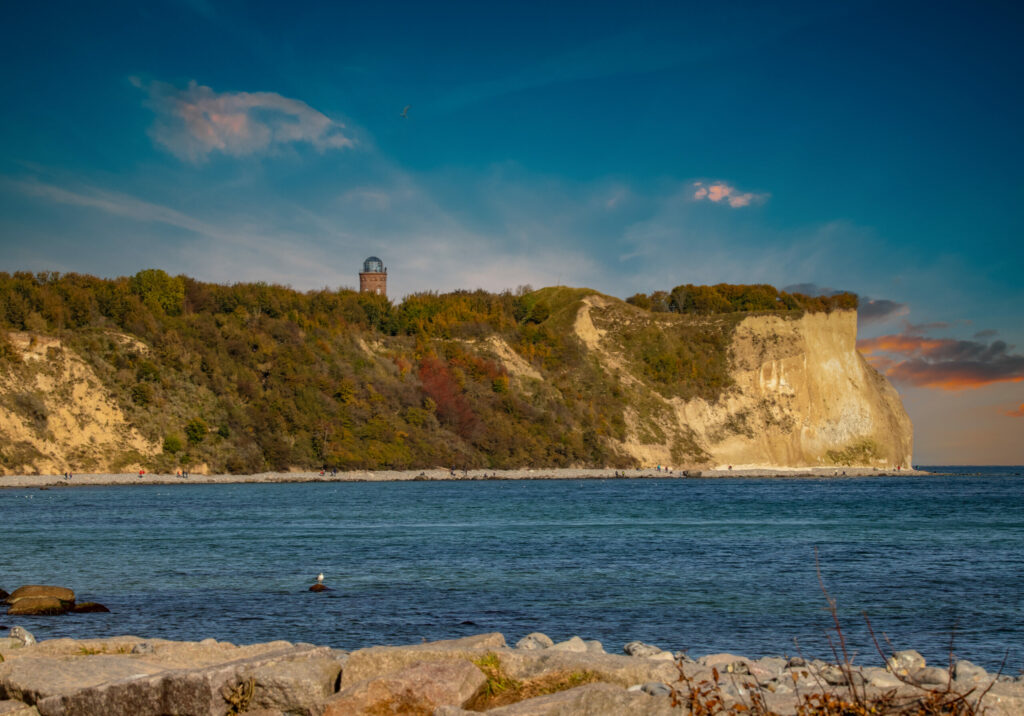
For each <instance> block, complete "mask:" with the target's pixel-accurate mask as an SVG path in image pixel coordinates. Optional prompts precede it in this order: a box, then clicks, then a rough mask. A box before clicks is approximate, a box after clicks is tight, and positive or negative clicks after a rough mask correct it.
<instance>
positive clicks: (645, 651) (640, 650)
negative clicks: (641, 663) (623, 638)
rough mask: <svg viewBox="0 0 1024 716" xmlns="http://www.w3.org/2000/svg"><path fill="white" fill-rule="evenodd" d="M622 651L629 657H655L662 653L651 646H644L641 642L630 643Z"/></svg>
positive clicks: (657, 648) (659, 649)
mask: <svg viewBox="0 0 1024 716" xmlns="http://www.w3.org/2000/svg"><path fill="white" fill-rule="evenodd" d="M622 650H623V651H624V652H626V653H627V654H629V655H630V656H656V655H657V654H660V653H662V652H663V651H664V649H661V648H659V647H657V646H654V645H653V644H645V643H644V642H642V641H631V642H629V643H628V644H626V645H625V646H624V647H622Z"/></svg>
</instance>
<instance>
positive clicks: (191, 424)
mask: <svg viewBox="0 0 1024 716" xmlns="http://www.w3.org/2000/svg"><path fill="white" fill-rule="evenodd" d="M207 432H209V428H208V427H207V426H206V421H205V420H203V419H202V418H192V419H191V420H189V421H188V424H187V425H186V426H185V435H186V436H187V437H188V444H189V445H198V444H199V443H201V442H202V441H203V440H204V439H205V438H206V433H207Z"/></svg>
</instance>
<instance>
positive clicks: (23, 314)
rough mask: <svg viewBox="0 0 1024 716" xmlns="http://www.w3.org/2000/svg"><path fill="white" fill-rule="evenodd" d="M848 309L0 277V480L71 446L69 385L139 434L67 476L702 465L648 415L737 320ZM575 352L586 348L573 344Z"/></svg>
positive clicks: (701, 296)
mask: <svg viewBox="0 0 1024 716" xmlns="http://www.w3.org/2000/svg"><path fill="white" fill-rule="evenodd" d="M587 301H596V302H593V303H592V305H591V306H590V309H591V310H590V311H589V313H588V314H587V318H586V320H582V321H581V312H580V308H581V306H583V305H584V303H586V302H587ZM588 305H590V304H588ZM855 307H856V297H855V296H852V295H850V294H843V295H841V296H835V297H829V298H810V297H806V296H800V295H790V294H785V293H781V292H779V291H777V290H776V289H774V288H772V287H770V286H726V285H720V286H714V287H707V286H680V287H677V288H676V289H674V290H673V291H671V292H656V293H655V294H652V295H650V296H645V295H642V294H638V295H636V296H633V297H631V298H630V299H628V302H623V301H620V300H618V299H614V298H610V297H607V296H602V295H601V294H599V293H597V292H596V291H592V290H590V289H576V288H566V287H551V288H544V289H541V290H538V291H533V290H525V289H524V290H520V291H518V292H516V293H512V292H508V291H506V292H503V293H499V294H494V293H487V292H485V291H472V292H470V291H456V292H453V293H447V294H436V293H420V294H414V295H411V296H408V297H406V298H405V299H404V300H402V301H401V302H400V303H397V304H396V303H392V302H390V301H389V300H387V299H386V298H383V297H379V296H374V295H369V294H359V293H357V292H354V291H351V290H345V289H343V290H338V291H330V290H321V291H309V292H300V291H295V290H293V289H291V288H288V287H283V286H274V285H267V284H263V283H256V284H235V285H232V286H224V285H217V284H209V283H202V282H199V281H196V280H193V279H191V278H188V277H184V276H176V277H171V276H168V275H167V274H166V273H164V272H163V271H159V270H147V271H142V272H140V273H138V274H136V275H135V276H132V277H122V278H117V279H112V280H108V279H100V278H96V277H93V276H84V275H77V274H65V275H58V274H29V273H16V274H14V275H9V274H5V273H0V414H3V415H7V416H8V418H7V419H6V420H7V422H6V425H7V428H9V429H10V431H9V433H8V439H7V440H2V441H0V471H5V472H8V473H10V472H15V471H18V470H25V469H27V467H26V466H28V467H31V466H32V465H37V464H39V462H40V460H43V459H44V458H45V457H46V455H45V454H44V452H45V451H44V450H43V448H42V447H40V446H41V445H43V444H47V443H60V442H61V440H62V437H63V436H64V433H73V432H74V431H75V430H76V429H78V428H80V429H81V430H82V431H86V432H88V430H89V426H88V425H87V423H88V421H89V420H91V419H92V418H90V417H89V416H85V415H82V414H80V413H71V412H67V411H64V412H60V411H62V410H64V408H65V407H66V406H73V404H75V403H76V402H80V401H82V400H85V399H86V394H85V393H82V392H81V391H86V390H92V391H93V392H95V393H96V394H97V395H99V396H100V397H99V398H97V400H100V403H102V405H108V404H109V411H110V412H111V415H112V417H110V418H109V420H108V422H109V421H114V422H113V423H110V424H114V423H116V422H117V421H118V420H123V423H124V424H125V426H126V428H125V429H126V430H131V431H132V432H131V434H132V435H136V436H138V439H136V440H134V442H132V441H129V440H121V441H115V442H113V443H110V444H104V443H103V439H102V436H101V437H97V436H96V435H95V434H92V437H91V438H85V437H83V438H82V439H80V440H78V441H77V442H74V444H73V445H72V444H71V443H68V445H67V446H66V448H65V449H64V454H63V455H60V456H58V457H59V458H60V459H62V460H66V461H67V462H68V468H69V469H73V470H76V471H83V472H84V471H100V470H121V469H124V468H125V467H126V466H129V465H142V466H145V467H147V468H148V469H150V470H159V471H171V472H173V471H174V469H175V468H176V467H182V466H188V465H199V464H202V465H205V466H207V469H209V470H211V471H218V472H257V471H263V470H283V469H287V468H289V467H303V468H309V467H314V466H320V465H328V466H334V467H337V468H339V469H362V468H366V469H374V468H394V469H409V468H419V467H433V466H438V465H443V466H456V467H475V468H486V467H493V468H505V467H509V468H511V467H522V466H538V467H541V466H544V467H555V466H571V465H602V466H603V465H608V466H616V467H626V466H633V465H635V464H636V463H637V457H636V455H635V453H634V454H631V453H630V452H629V451H627V450H623V449H622V448H621V445H622V444H623V443H624V441H626V440H627V439H628V438H629V436H630V435H635V434H639V435H640V439H641V440H644V439H649V440H651V441H652V442H657V441H659V440H660V441H661V442H666V441H667V443H666V444H669V445H670V447H671V456H672V458H673V460H674V461H675V463H676V464H680V465H682V464H701V463H702V462H704V461H705V460H706V459H707V457H708V455H707V453H706V452H705V451H704V450H703V448H701V447H700V446H699V445H698V444H697V443H696V442H695V441H694V440H693V439H692V435H689V434H688V433H687V431H686V430H685V429H684V430H679V431H677V434H673V435H668V436H666V435H665V434H663V433H664V428H663V427H660V425H661V423H659V421H658V420H657V419H654V418H655V417H656V416H655V415H654V414H655V413H656V412H657V411H658V410H660V408H659V404H660V401H661V400H662V399H665V400H669V399H681V400H693V399H696V398H702V399H704V400H705V401H708V402H710V403H713V402H715V401H716V400H718V399H719V398H720V397H721V396H722V395H723V393H724V392H727V391H729V390H730V389H731V386H732V385H733V380H732V377H731V375H730V342H731V340H732V335H733V332H734V330H735V328H736V326H737V325H738V324H739V323H740V321H741V320H742V319H743V318H745V317H746V316H748V315H750V314H751V313H765V312H767V313H771V314H774V315H779V316H784V317H787V318H799V317H800V316H802V315H804V313H805V312H831V311H833V310H836V309H850V308H855ZM594 336H600V337H601V341H602V345H604V346H605V347H606V349H605V350H602V351H595V350H588V343H592V342H593V338H594ZM33 347H34V350H35V352H34V353H33V352H32V350H33ZM33 356H34V358H32V357H33ZM76 391H78V392H76ZM98 405H99V404H98ZM69 409H70V408H69ZM96 410H97V411H100V407H97V408H96ZM4 411H6V412H4ZM58 412H60V414H59V415H58ZM69 416H72V417H69ZM741 422H742V421H741ZM76 424H77V426H78V428H76V427H75V426H76ZM118 424H119V423H118ZM4 425H5V424H4V423H0V432H2V431H3V429H4ZM735 429H736V430H737V431H742V430H743V429H744V426H743V425H742V424H737V426H736V427H735ZM11 431H13V432H11ZM659 432H661V433H662V434H660V435H659V434H658V433H659ZM83 434H84V433H83ZM126 434H127V433H126ZM12 436H13V437H12ZM645 436H646V437H645ZM59 471H60V470H58V472H59Z"/></svg>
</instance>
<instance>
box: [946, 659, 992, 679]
mask: <svg viewBox="0 0 1024 716" xmlns="http://www.w3.org/2000/svg"><path fill="white" fill-rule="evenodd" d="M953 677H954V678H955V679H956V680H957V681H986V680H988V679H989V675H988V672H987V671H985V669H983V668H982V667H980V666H977V665H976V664H972V663H971V662H969V661H967V660H966V659H960V660H958V661H957V662H956V664H955V665H954V666H953Z"/></svg>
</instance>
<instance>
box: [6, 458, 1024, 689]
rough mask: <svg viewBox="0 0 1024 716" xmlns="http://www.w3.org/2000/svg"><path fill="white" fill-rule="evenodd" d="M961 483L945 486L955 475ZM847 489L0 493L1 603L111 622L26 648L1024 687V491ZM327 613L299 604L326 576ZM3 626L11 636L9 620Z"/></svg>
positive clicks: (48, 630) (987, 486) (813, 485)
mask: <svg viewBox="0 0 1024 716" xmlns="http://www.w3.org/2000/svg"><path fill="white" fill-rule="evenodd" d="M950 470H954V469H952V468H951V469H950ZM955 470H956V472H955V474H951V475H945V476H932V477H920V478H915V477H910V478H908V477H899V478H851V479H844V480H838V481H837V480H833V481H825V480H815V479H791V480H752V479H716V480H702V479H687V480H538V481H486V482H439V483H425V482H407V483H328V484H287V485H255V484H254V485H182V486H173V487H161V486H136V487H116V488H115V487H110V488H107V487H96V488H84V487H83V488H72V489H51V490H47V491H40V490H0V587H3V588H5V589H7V590H8V591H10V590H12V589H14V588H15V587H16V586H19V585H20V584H24V583H49V584H62V585H67V586H70V587H72V588H74V589H75V590H76V592H77V593H78V596H79V600H80V601H83V600H95V601H99V602H102V603H103V604H106V605H107V606H108V607H110V608H111V609H112V610H113V613H112V614H90V615H68V616H65V617H47V618H43V617H37V618H18V619H17V623H20V624H23V625H24V626H26V627H27V628H29V630H31V631H32V632H34V633H35V634H36V636H37V637H42V638H49V637H55V636H76V637H85V636H107V635H115V634H136V635H139V636H145V637H164V638H172V639H203V638H206V637H210V636H212V637H215V638H217V639H222V640H228V641H233V642H236V643H250V642H256V641H266V640H270V639H277V638H284V639H288V640H291V641H309V642H313V643H317V644H330V645H333V646H337V647H342V648H356V647H359V646H367V645H372V644H386V643H395V644H398V643H416V642H419V641H420V640H421V639H428V640H433V639H441V638H451V637H455V636H461V635H467V634H474V633H480V632H484V631H501V632H503V633H504V634H505V636H506V638H507V639H508V640H509V641H510V642H514V641H515V640H517V639H519V638H520V637H522V636H523V635H525V634H527V633H528V632H531V631H535V630H536V631H543V632H545V633H547V634H548V635H549V636H551V637H552V638H554V639H556V640H561V639H565V638H568V637H569V636H572V635H574V634H579V635H580V636H582V637H583V638H585V639H599V640H601V641H602V642H603V643H604V645H605V648H606V649H608V650H609V651H618V650H619V649H621V647H622V645H623V644H624V643H625V642H627V641H630V640H633V639H641V640H644V641H648V642H651V643H654V644H657V645H659V646H662V647H664V648H670V649H686V650H688V651H689V652H690V653H691V654H692V655H695V656H696V655H699V654H704V653H709V652H714V651H726V650H728V651H733V652H739V653H743V654H747V655H750V656H759V655H765V654H779V653H789V654H795V653H798V647H796V646H795V645H794V639H797V640H798V641H799V644H800V646H799V649H800V651H802V653H804V654H805V655H807V656H812V655H813V656H828V655H829V651H828V646H827V643H826V641H825V637H824V631H825V629H827V628H828V627H829V626H830V623H831V619H830V617H829V615H828V612H827V610H826V609H825V607H826V601H825V598H824V596H823V594H822V592H821V590H820V588H819V585H818V579H817V577H816V574H815V561H814V553H815V552H814V551H815V548H817V550H818V553H819V556H820V563H821V571H822V575H823V577H824V581H825V584H826V586H827V587H828V589H829V591H830V592H831V594H832V595H833V596H834V597H835V598H836V599H837V600H838V604H839V609H840V613H841V618H842V621H843V623H844V626H845V628H846V632H847V637H848V639H849V640H850V641H851V642H852V643H853V649H854V650H855V651H857V652H858V653H859V654H860V656H859V657H858V661H860V662H875V661H877V660H878V659H877V656H876V655H875V651H874V649H873V647H871V646H870V640H869V638H868V636H867V633H866V629H865V628H864V619H863V617H862V616H861V614H862V612H866V613H867V614H868V615H869V616H870V618H871V620H872V623H873V624H874V626H875V629H876V630H877V631H878V632H879V636H880V638H881V632H884V633H885V634H886V635H888V637H889V638H890V639H891V640H892V642H893V644H894V645H895V646H896V647H897V648H916V649H918V650H919V651H921V652H922V653H924V654H925V656H926V657H928V658H929V661H932V662H934V661H939V662H944V661H945V659H946V654H947V652H948V650H949V643H950V637H951V634H952V635H953V639H954V648H955V650H956V652H957V654H958V655H960V656H962V657H964V658H969V659H972V660H974V661H976V662H977V663H980V664H983V665H985V666H987V667H989V668H993V667H997V666H998V665H999V664H1000V662H1001V661H1002V660H1003V658H1004V654H1005V655H1007V656H1006V658H1007V663H1006V669H1007V670H1009V671H1011V672H1014V673H1015V672H1016V671H1017V670H1018V669H1020V668H1022V667H1024V468H956V469H955ZM320 571H323V572H324V573H325V574H326V575H327V584H328V585H329V586H330V587H332V589H333V591H331V592H327V593H323V594H313V593H310V592H308V591H307V588H308V586H309V585H310V584H311V583H312V581H313V577H314V576H315V575H316V573H317V572H320ZM0 623H2V624H6V625H7V626H11V625H12V624H13V623H15V620H14V619H12V618H11V617H6V616H3V615H2V614H0Z"/></svg>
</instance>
